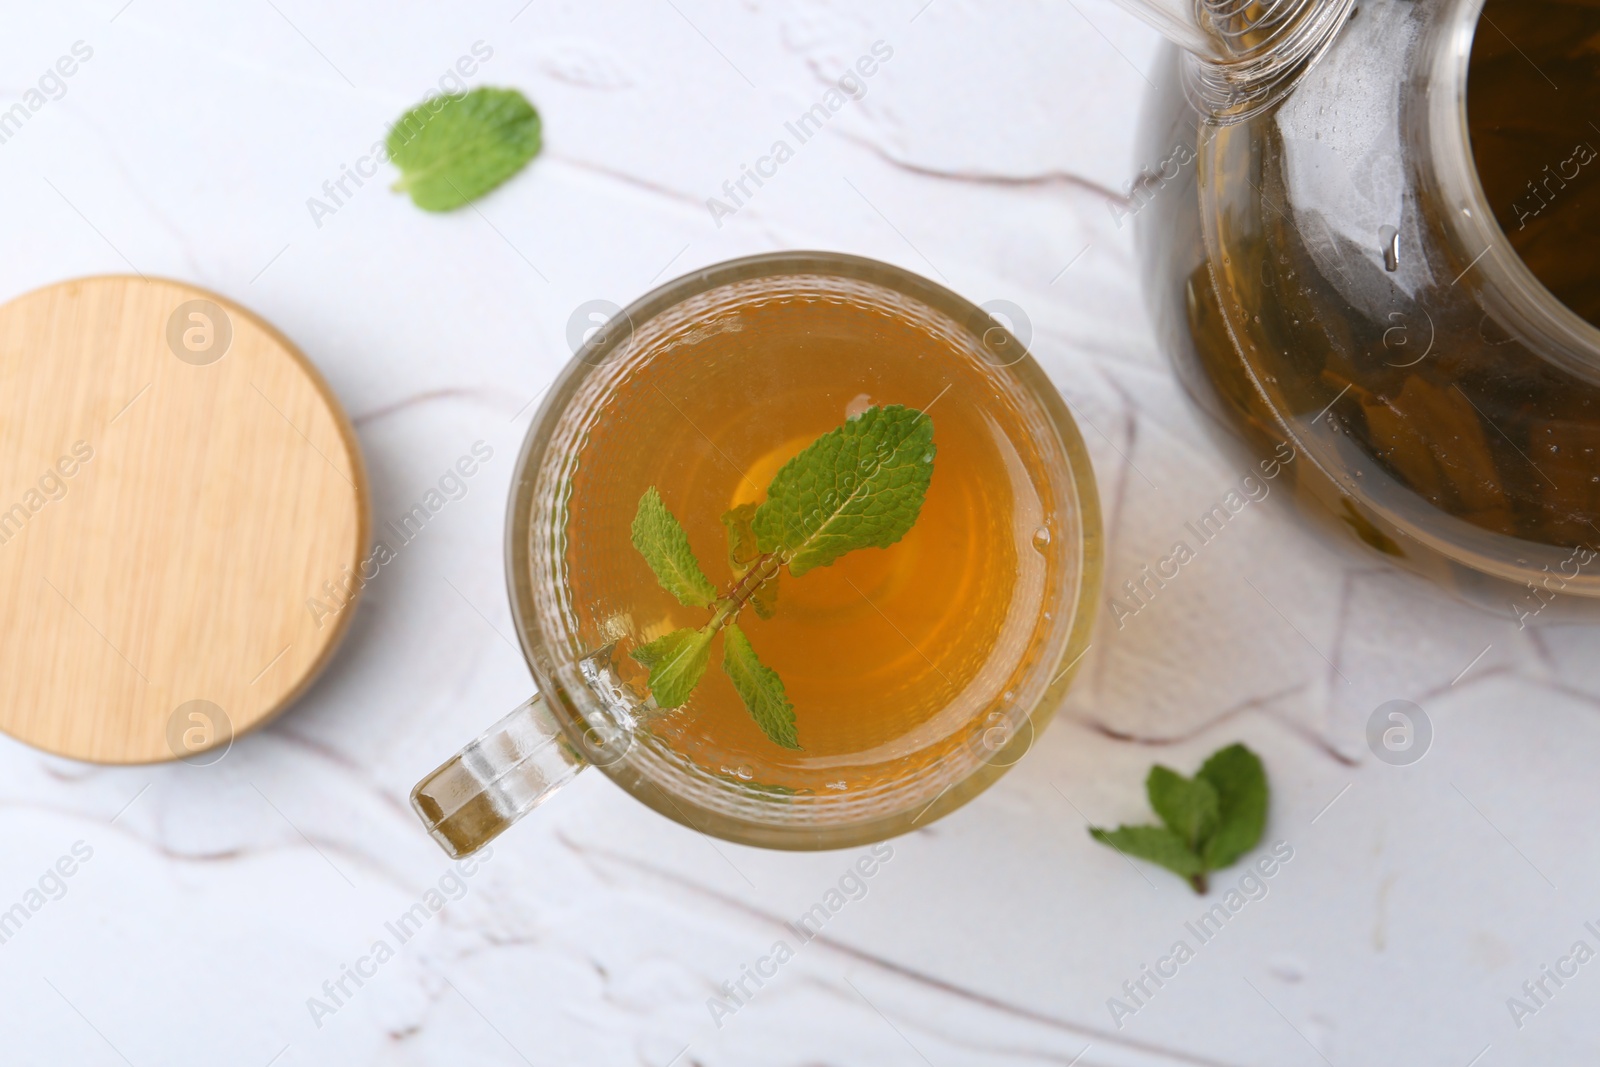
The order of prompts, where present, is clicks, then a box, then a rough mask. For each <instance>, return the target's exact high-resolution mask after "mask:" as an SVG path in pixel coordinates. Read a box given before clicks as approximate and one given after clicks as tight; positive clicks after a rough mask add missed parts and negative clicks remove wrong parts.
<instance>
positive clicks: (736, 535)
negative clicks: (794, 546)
mask: <svg viewBox="0 0 1600 1067" xmlns="http://www.w3.org/2000/svg"><path fill="white" fill-rule="evenodd" d="M755 515H756V506H755V505H754V504H740V505H739V506H738V507H736V508H733V509H731V510H730V511H727V512H724V513H723V516H722V525H723V528H724V529H726V530H727V531H728V567H729V568H730V569H731V570H732V571H733V573H734V574H735V575H737V576H739V577H741V578H742V577H744V573H745V571H748V570H749V569H750V564H752V563H754V562H755V561H756V558H757V557H758V556H760V555H761V546H760V545H758V544H757V543H756V531H755V528H754V527H752V526H751V525H750V521H751V520H752V519H754V518H755Z"/></svg>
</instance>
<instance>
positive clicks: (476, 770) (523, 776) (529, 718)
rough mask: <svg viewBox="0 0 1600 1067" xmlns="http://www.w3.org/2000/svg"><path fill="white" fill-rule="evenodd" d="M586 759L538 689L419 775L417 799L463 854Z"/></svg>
mask: <svg viewBox="0 0 1600 1067" xmlns="http://www.w3.org/2000/svg"><path fill="white" fill-rule="evenodd" d="M586 766H588V760H586V759H585V758H584V757H583V755H582V754H581V753H579V752H577V751H575V750H574V749H573V747H572V746H571V745H570V744H568V743H567V740H566V738H565V737H564V736H563V734H562V733H561V726H560V724H559V723H557V722H556V719H555V716H554V715H552V714H551V713H550V707H549V705H548V704H546V703H545V699H544V697H542V696H534V697H533V698H532V699H530V700H529V701H528V702H527V703H526V704H523V705H522V706H521V707H519V708H518V709H517V710H516V711H513V712H512V713H511V714H510V715H507V716H506V717H505V718H503V719H501V720H500V721H499V722H497V723H495V724H494V725H493V726H491V727H490V728H489V729H488V730H487V731H485V732H484V733H483V734H482V735H481V736H479V737H478V739H477V740H475V741H473V742H472V743H471V744H469V745H467V747H466V748H463V749H462V750H461V751H460V752H458V753H456V755H455V756H454V757H452V758H451V759H450V760H449V761H447V762H446V763H445V764H444V765H443V766H441V767H440V768H439V769H438V770H436V771H434V772H433V773H432V774H430V775H428V776H427V777H426V778H424V779H423V780H422V781H420V782H418V783H417V785H416V788H414V789H412V790H411V806H412V807H413V808H415V809H416V812H417V815H419V816H420V817H421V818H422V823H423V825H424V826H426V827H427V828H428V833H430V834H432V835H433V839H434V840H435V841H437V842H439V844H440V845H442V846H443V847H444V850H445V851H446V852H448V853H449V854H450V856H451V858H452V859H460V858H461V857H463V856H467V855H470V854H472V853H474V852H476V851H478V849H480V848H482V847H483V846H484V845H487V844H488V843H489V842H490V841H492V840H494V839H495V838H496V837H498V836H500V834H501V833H502V832H503V831H504V830H505V829H506V828H507V827H508V826H510V825H511V824H512V823H514V822H516V821H517V820H518V819H520V818H522V817H523V816H524V815H526V814H528V812H530V811H532V810H533V809H534V808H536V807H538V806H539V805H540V804H542V803H544V802H545V801H546V800H548V799H550V797H551V796H553V795H554V794H555V792H556V790H558V789H560V788H561V787H562V786H564V785H566V784H567V783H568V782H570V781H572V779H573V776H574V775H576V774H577V773H578V772H579V771H581V770H583V768H584V767H586Z"/></svg>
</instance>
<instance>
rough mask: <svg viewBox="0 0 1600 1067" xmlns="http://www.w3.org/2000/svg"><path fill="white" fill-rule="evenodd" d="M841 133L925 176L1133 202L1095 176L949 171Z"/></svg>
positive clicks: (891, 162)
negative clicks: (1066, 189)
mask: <svg viewBox="0 0 1600 1067" xmlns="http://www.w3.org/2000/svg"><path fill="white" fill-rule="evenodd" d="M839 136H840V137H841V138H843V139H844V140H846V141H850V142H851V143H853V144H856V145H858V146H860V147H862V148H865V149H866V150H867V151H869V152H871V153H872V154H873V155H875V156H877V157H878V158H879V159H882V160H883V161H884V162H885V163H887V164H889V166H891V167H894V168H895V169H897V170H903V171H905V172H907V173H908V174H915V175H917V176H918V177H922V178H934V179H937V180H939V181H949V182H959V183H961V184H963V185H979V186H1001V187H1004V188H1030V187H1048V186H1053V185H1068V186H1072V187H1073V188H1076V189H1082V190H1083V191H1084V192H1087V193H1093V194H1094V195H1096V196H1100V197H1104V198H1105V199H1107V200H1110V201H1112V202H1114V203H1117V204H1121V205H1122V206H1123V207H1129V206H1131V205H1132V203H1133V201H1132V200H1131V199H1130V198H1129V197H1127V196H1125V195H1123V194H1122V193H1119V192H1117V191H1116V190H1115V189H1111V188H1108V187H1106V186H1104V185H1101V184H1100V183H1099V182H1097V181H1095V180H1094V179H1092V178H1085V177H1083V176H1082V175H1080V174H1073V173H1072V172H1070V171H1060V170H1052V171H1042V172H1039V173H1034V174H996V173H994V172H992V171H971V170H950V169H947V168H944V167H934V166H930V165H928V164H925V163H912V162H911V161H910V160H906V159H901V158H900V157H898V156H896V155H894V154H892V153H891V152H889V150H888V149H886V148H884V147H883V146H882V145H880V144H878V143H877V142H876V141H873V140H872V139H871V138H867V137H863V136H861V135H860V134H856V133H850V132H849V131H848V130H840V131H839Z"/></svg>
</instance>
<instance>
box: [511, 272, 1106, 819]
mask: <svg viewBox="0 0 1600 1067" xmlns="http://www.w3.org/2000/svg"><path fill="white" fill-rule="evenodd" d="M806 275H810V276H822V277H832V278H838V279H842V280H846V281H855V282H864V283H867V284H870V285H875V286H879V287H882V288H884V289H887V290H890V291H891V292H895V293H898V294H900V295H901V296H904V297H908V298H910V299H912V300H914V301H917V302H919V303H921V304H923V305H925V306H926V307H928V308H930V309H932V310H934V311H936V312H939V313H941V314H942V315H944V316H946V317H948V319H950V320H951V321H952V322H953V323H956V324H959V325H960V327H961V328H962V329H964V330H965V331H966V332H967V333H968V334H969V335H970V336H971V337H972V338H973V340H974V341H975V342H976V343H977V345H978V346H980V347H984V348H987V349H988V350H991V351H993V350H995V348H996V347H997V346H1012V345H1015V346H1017V348H1016V349H1015V350H1020V351H1022V352H1024V354H1023V355H1022V356H1021V357H1020V358H1015V357H1010V356H1008V357H1007V359H1006V360H1005V362H1004V363H1003V364H1000V363H999V362H998V361H997V367H1003V369H1004V371H1005V372H1007V373H1009V374H1011V375H1013V376H1014V377H1015V379H1016V381H1017V383H1018V384H1019V385H1020V386H1021V387H1022V388H1023V389H1024V390H1025V391H1026V393H1027V394H1028V395H1029V397H1030V398H1031V399H1032V400H1033V401H1034V402H1035V403H1036V404H1037V405H1038V407H1039V409H1040V411H1041V413H1042V415H1043V416H1044V419H1045V420H1046V422H1047V423H1048V427H1049V429H1050V430H1052V431H1053V432H1054V434H1055V436H1056V438H1057V442H1058V444H1059V449H1060V453H1061V455H1062V456H1063V457H1065V466H1066V471H1065V477H1064V479H1062V482H1063V484H1061V485H1059V486H1057V487H1056V488H1057V489H1058V490H1059V491H1060V492H1061V493H1062V494H1063V496H1064V497H1070V499H1069V500H1067V501H1066V502H1067V503H1068V504H1069V505H1070V507H1071V510H1072V513H1073V515H1074V517H1075V519H1076V526H1077V531H1076V532H1077V534H1078V536H1077V537H1076V538H1074V540H1075V542H1076V544H1077V547H1078V551H1077V556H1076V559H1075V560H1073V561H1072V562H1073V571H1074V573H1073V576H1072V577H1073V579H1074V581H1075V585H1076V588H1075V589H1072V590H1071V596H1070V597H1065V596H1064V597H1063V598H1062V602H1061V603H1059V604H1058V605H1057V607H1058V608H1059V610H1061V611H1063V612H1067V613H1069V616H1070V618H1069V620H1068V621H1066V622H1065V623H1064V625H1065V627H1066V629H1067V632H1068V638H1067V640H1066V641H1065V643H1064V646H1063V648H1062V651H1061V654H1060V655H1059V657H1056V658H1055V660H1054V662H1053V664H1052V667H1051V674H1050V677H1051V678H1052V681H1050V682H1049V683H1048V684H1047V685H1046V686H1045V687H1044V689H1043V690H1042V692H1041V694H1040V696H1039V697H1038V699H1036V700H1035V701H1034V702H1033V705H1032V707H1031V708H1029V709H1028V710H1027V711H1026V712H1025V713H1024V714H1023V715H1022V716H1021V717H1020V719H1019V721H1018V723H1016V724H1015V725H1014V726H1013V727H1009V728H1008V731H1007V735H1006V737H1005V739H1004V741H1003V743H999V744H997V745H995V746H993V747H994V751H993V754H992V755H991V756H989V757H988V758H986V759H985V760H984V761H982V762H980V763H979V764H978V765H977V766H976V767H975V768H974V769H972V770H971V771H970V772H969V773H968V774H966V776H965V777H963V778H961V779H959V780H957V781H955V782H953V783H952V784H950V785H949V786H947V787H946V788H945V789H944V790H943V791H942V792H940V793H939V794H938V796H936V797H935V798H934V799H933V800H932V801H931V802H927V803H926V804H925V805H922V806H920V807H919V808H917V809H911V808H900V809H894V810H887V811H882V812H878V813H876V814H871V815H867V816H864V817H862V818H859V819H853V820H851V821H848V822H841V823H818V822H816V821H797V822H793V823H786V822H783V821H778V820H774V821H756V820H753V819H746V818H740V817H736V816H733V815H730V814H729V813H728V812H727V811H726V810H721V809H718V808H713V807H710V806H708V805H706V804H704V803H701V802H700V801H698V800H696V799H695V798H694V797H691V796H686V795H684V794H682V793H680V792H676V791H674V790H673V789H672V788H671V786H672V785H673V784H675V783H673V782H669V781H664V780H663V778H662V774H661V772H660V771H659V770H652V769H651V767H658V766H659V761H656V762H654V763H652V764H650V765H649V766H644V765H642V764H644V761H643V760H641V759H638V758H635V752H631V751H629V750H628V746H626V745H624V746H623V748H622V754H621V755H618V756H615V757H614V758H605V754H604V752H603V751H602V752H601V753H600V758H597V755H596V753H597V747H603V744H604V739H603V738H597V737H596V730H595V728H594V727H593V726H592V725H590V724H589V723H588V722H587V721H586V720H585V718H584V714H583V711H582V710H581V709H580V708H578V707H576V706H575V704H574V697H573V694H572V693H571V692H570V691H569V689H568V687H567V686H566V685H564V684H563V675H566V676H567V677H568V678H574V679H575V678H576V676H577V673H578V671H579V670H581V668H580V667H579V665H578V664H576V663H574V662H571V661H570V657H565V656H563V657H561V659H558V658H557V656H556V655H554V654H552V651H551V649H550V648H549V647H548V645H547V640H546V635H545V634H544V633H543V632H542V630H541V624H540V616H539V609H538V607H537V605H536V600H535V590H534V576H533V552H532V551H531V545H532V541H531V539H532V537H533V535H534V520H535V516H536V509H535V505H536V500H535V494H536V492H537V482H538V474H539V470H540V465H541V461H542V460H543V459H544V458H545V456H546V455H547V453H548V451H549V449H550V446H551V445H552V438H553V437H554V436H555V435H556V431H557V430H558V428H559V427H560V425H561V422H562V419H563V417H564V415H565V414H566V412H567V411H568V409H569V406H570V404H571V402H572V400H573V398H574V397H575V396H576V395H577V393H578V391H579V389H580V387H581V386H583V384H584V383H585V382H586V381H587V380H588V379H589V377H590V376H591V375H593V374H594V373H596V372H597V371H598V370H599V369H600V368H601V367H602V366H603V365H604V364H605V363H606V362H607V360H608V359H609V358H611V357H612V356H613V355H614V354H616V353H618V352H620V351H622V350H623V348H624V346H626V345H627V344H628V343H629V342H630V341H631V340H632V339H633V337H634V336H635V334H636V333H637V332H638V331H639V330H640V329H641V328H642V327H644V326H645V325H646V324H647V323H649V322H650V321H651V320H652V319H654V318H655V317H656V316H658V315H661V314H663V313H665V312H667V311H668V310H670V309H672V308H674V307H676V306H677V305H679V304H681V303H683V302H684V301H686V300H690V299H692V298H694V297H696V296H698V295H700V294H703V293H709V292H711V291H713V290H717V289H720V288H723V287H726V286H730V285H733V284H736V283H740V282H748V281H754V280H760V279H764V278H772V279H779V278H784V277H795V276H806ZM617 320H621V324H622V325H621V328H620V329H611V328H609V326H610V323H608V324H607V325H606V326H603V327H602V328H601V329H599V330H597V331H595V332H594V333H593V334H592V335H591V336H590V337H589V338H587V339H586V340H585V341H584V342H583V344H582V346H581V347H579V349H578V350H577V352H576V353H575V354H574V356H573V358H572V359H571V360H569V361H568V363H567V365H566V367H565V368H564V369H563V370H562V371H561V372H560V374H559V375H558V376H557V378H556V381H555V383H554V384H553V385H552V386H551V388H550V390H549V392H548V393H547V394H546V396H545V398H544V400H543V402H542V403H541V404H540V406H539V409H538V411H537V413H536V414H535V415H534V418H533V422H532V424H531V425H530V426H529V429H528V432H527V435H526V436H525V438H524V440H523V444H522V448H521V451H520V453H519V455H518V457H517V462H516V467H515V469H514V470H513V472H512V479H511V491H510V498H509V500H508V504H507V513H506V537H505V551H506V581H507V586H508V592H509V595H510V600H511V614H512V618H513V621H514V623H515V626H516V630H517V638H518V642H519V643H520V645H521V648H522V652H523V655H524V657H525V658H526V659H527V661H528V665H529V668H530V670H531V671H532V672H533V675H534V680H535V682H536V684H537V686H538V689H539V693H540V695H541V696H542V697H543V698H544V699H545V700H546V701H547V702H548V703H549V704H550V707H551V708H552V711H553V713H554V718H555V719H556V720H557V721H558V722H559V723H560V726H561V729H562V732H563V734H564V735H565V740H566V743H567V744H568V745H569V746H570V747H571V748H572V750H573V751H574V752H576V753H578V754H579V755H580V756H581V757H582V758H583V759H584V760H585V762H590V763H593V764H595V766H597V767H598V768H599V769H600V770H602V771H604V772H605V774H606V776H607V777H609V778H610V779H611V780H612V781H613V782H615V783H616V784H617V785H619V786H621V787H622V788H623V789H624V790H626V791H627V792H628V793H630V794H631V795H632V796H633V797H635V798H636V799H638V800H639V801H641V802H643V803H644V804H646V805H647V806H649V807H650V808H652V809H653V810H655V811H656V812H658V813H660V814H662V815H665V816H666V817H667V818H669V819H672V820H673V821H675V822H678V823H681V824H683V825H685V826H688V827H690V828H692V829H695V830H699V831H701V832H702V833H707V834H711V835H713V836H716V837H721V838H723V839H725V840H729V841H734V842H737V843H740V844H746V845H755V846H761V847H767V848H778V849H799V850H811V849H825V848H844V847H850V846H853V845H860V844H866V843H870V842H873V841H879V840H883V839H885V838H889V837H894V836H897V835H899V834H902V833H905V832H908V831H910V830H913V829H916V828H917V827H919V826H923V825H927V824H928V823H931V822H933V821H935V820H936V819H938V818H940V817H942V816H944V815H946V814H949V813H950V812H951V811H954V810H955V809H956V808H959V807H960V806H962V805H963V804H965V803H967V802H968V801H969V800H971V799H973V798H974V797H976V796H977V795H978V794H979V793H981V792H983V790H984V789H986V788H988V787H989V786H990V785H991V784H993V783H994V781H995V780H997V779H998V778H999V777H1000V775H1002V774H1003V773H1005V771H1006V770H1007V769H1009V768H1010V767H1011V766H1012V765H1013V764H1015V763H1016V762H1017V761H1018V760H1019V759H1021V757H1022V755H1023V754H1025V753H1026V752H1027V751H1028V750H1029V749H1030V748H1031V747H1032V744H1033V741H1034V738H1035V737H1036V736H1037V734H1038V732H1039V731H1041V730H1042V729H1043V728H1044V727H1045V725H1046V724H1047V723H1048V722H1049V720H1050V718H1051V717H1052V716H1053V715H1054V713H1055V710H1056V708H1057V707H1058V706H1059V705H1060V703H1061V701H1062V699H1063V698H1064V696H1065V694H1066V691H1067V689H1068V687H1069V686H1070V685H1071V683H1072V679H1073V676H1074V674H1075V673H1076V670H1077V668H1078V666H1079V664H1080V663H1081V661H1082V659H1083V658H1084V655H1085V653H1086V652H1087V651H1088V648H1089V644H1090V630H1091V628H1092V625H1093V621H1094V617H1095V604H1096V597H1097V594H1098V592H1099V588H1100V582H1101V568H1102V564H1103V555H1104V549H1103V543H1102V532H1101V523H1100V506H1099V497H1098V494H1097V491H1096V487H1095V481H1094V474H1093V467H1092V465H1091V463H1090V459H1089V455H1088V452H1087V450H1086V448H1085V447H1084V442H1083V437H1082V435H1081V434H1080V433H1079V431H1078V428H1077V424H1076V423H1075V422H1074V421H1073V419H1072V416H1071V413H1070V412H1069V411H1068V410H1067V406H1066V404H1065V403H1064V402H1063V399H1062V397H1061V394H1060V392H1059V391H1058V390H1057V388H1056V387H1055V385H1054V384H1052V383H1051V381H1050V379H1049V378H1048V376H1046V375H1045V373H1044V372H1043V370H1041V369H1040V368H1039V366H1038V364H1037V363H1035V362H1034V360H1033V357H1032V356H1031V354H1027V353H1026V346H1025V345H1021V344H1020V343H1019V342H1018V341H1017V339H1016V338H1015V337H1014V336H1013V335H1012V334H1011V333H1010V332H1009V331H1002V333H1000V334H997V333H996V331H997V329H1000V327H999V324H998V323H997V321H996V320H995V319H994V318H993V317H992V316H991V315H990V314H989V313H988V312H987V311H984V310H983V309H981V308H979V307H977V306H976V305H974V304H972V303H971V302H970V301H968V300H966V299H965V298H963V297H960V296H958V295H956V294H955V293H953V292H951V291H950V290H948V289H946V288H945V287H943V286H941V285H938V284H936V283H934V282H932V281H929V280H928V279H926V278H923V277H920V276H918V275H916V274H913V273H911V272H909V271H906V270H903V269H901V268H899V267H895V266H892V265H890V264H886V263H882V262H878V261H876V260H871V259H865V258H862V257H859V256H852V255H846V254H843V253H837V252H815V251H798V252H777V253H766V254H761V255H754V256H748V257H743V258H740V259H734V260H728V261H724V262H721V263H717V264H714V265H711V266H708V267H705V268H702V269H700V270H696V271H691V272H690V273H688V274H685V275H682V276H681V277H679V278H676V279H674V280H672V281H670V282H667V283H666V284H664V285H662V286H660V287H658V288H656V289H654V290H652V291H651V292H649V293H646V294H645V295H644V296H642V297H640V298H639V299H638V300H636V301H634V302H633V303H632V304H630V305H628V306H627V307H626V308H623V309H622V310H621V311H620V312H618V313H617V314H616V315H614V316H613V317H612V319H611V323H615V322H617ZM561 660H566V662H562V661H561ZM579 684H580V685H581V683H579ZM584 688H587V686H584Z"/></svg>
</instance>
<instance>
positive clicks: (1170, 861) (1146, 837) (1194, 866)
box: [1089, 826, 1206, 892]
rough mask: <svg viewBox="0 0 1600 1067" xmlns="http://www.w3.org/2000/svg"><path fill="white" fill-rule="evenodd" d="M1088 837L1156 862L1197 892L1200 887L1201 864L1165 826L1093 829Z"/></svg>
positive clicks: (1202, 866)
mask: <svg viewBox="0 0 1600 1067" xmlns="http://www.w3.org/2000/svg"><path fill="white" fill-rule="evenodd" d="M1089 836H1090V837H1092V838H1094V839H1095V840H1096V841H1098V842H1100V843H1101V844H1102V845H1110V846H1111V847H1112V848H1114V849H1116V850H1117V851H1118V852H1120V853H1122V854H1123V855H1125V856H1133V857H1136V858H1138V859H1142V860H1149V861H1150V862H1151V863H1158V864H1160V865H1161V866H1163V867H1165V868H1166V869H1167V870H1169V871H1171V872H1172V873H1173V874H1179V875H1182V876H1183V877H1185V878H1187V879H1189V880H1190V882H1191V883H1196V888H1197V889H1199V888H1200V886H1201V885H1203V884H1204V881H1203V880H1204V878H1205V872H1206V868H1205V864H1204V863H1202V862H1201V861H1200V857H1199V856H1197V855H1195V854H1194V853H1193V852H1192V851H1190V849H1189V846H1188V845H1186V844H1184V843H1183V838H1181V837H1179V836H1178V835H1177V834H1175V833H1173V832H1172V831H1171V830H1169V829H1167V828H1166V827H1165V826H1119V827H1117V828H1116V829H1115V830H1101V829H1099V828H1098V827H1096V828H1093V829H1091V830H1090V831H1089ZM1197 880H1199V881H1198V882H1197ZM1201 891H1202V892H1203V890H1201Z"/></svg>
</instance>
